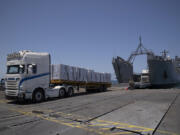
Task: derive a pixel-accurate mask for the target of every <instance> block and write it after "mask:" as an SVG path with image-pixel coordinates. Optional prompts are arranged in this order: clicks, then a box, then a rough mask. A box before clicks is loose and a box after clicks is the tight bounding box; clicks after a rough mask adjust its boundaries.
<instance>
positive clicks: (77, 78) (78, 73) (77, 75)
mask: <svg viewBox="0 0 180 135" xmlns="http://www.w3.org/2000/svg"><path fill="white" fill-rule="evenodd" d="M75 80H76V81H80V68H78V67H76V78H75Z"/></svg>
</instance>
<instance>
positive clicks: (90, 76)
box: [87, 70, 93, 82]
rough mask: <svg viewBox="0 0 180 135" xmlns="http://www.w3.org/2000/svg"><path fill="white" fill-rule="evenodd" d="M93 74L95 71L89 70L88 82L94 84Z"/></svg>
mask: <svg viewBox="0 0 180 135" xmlns="http://www.w3.org/2000/svg"><path fill="white" fill-rule="evenodd" d="M92 72H93V70H88V75H87V81H88V82H92Z"/></svg>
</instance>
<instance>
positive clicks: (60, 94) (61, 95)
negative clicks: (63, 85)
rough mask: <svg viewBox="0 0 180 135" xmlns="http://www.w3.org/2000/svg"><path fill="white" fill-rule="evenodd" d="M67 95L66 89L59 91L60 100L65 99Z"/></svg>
mask: <svg viewBox="0 0 180 135" xmlns="http://www.w3.org/2000/svg"><path fill="white" fill-rule="evenodd" d="M65 94H66V92H65V90H64V89H60V90H59V97H60V98H62V97H65Z"/></svg>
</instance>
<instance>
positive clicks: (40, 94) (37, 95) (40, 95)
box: [33, 90, 44, 103]
mask: <svg viewBox="0 0 180 135" xmlns="http://www.w3.org/2000/svg"><path fill="white" fill-rule="evenodd" d="M43 100H44V94H43V92H42V90H36V91H35V92H34V94H33V102H35V103H40V102H42V101H43Z"/></svg>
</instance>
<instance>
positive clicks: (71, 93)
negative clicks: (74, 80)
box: [67, 87, 74, 97]
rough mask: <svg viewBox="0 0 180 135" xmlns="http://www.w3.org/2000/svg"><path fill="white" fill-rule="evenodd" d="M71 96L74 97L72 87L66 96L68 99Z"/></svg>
mask: <svg viewBox="0 0 180 135" xmlns="http://www.w3.org/2000/svg"><path fill="white" fill-rule="evenodd" d="M73 95H74V90H73V88H72V87H70V88H69V89H68V92H67V96H68V97H71V96H73Z"/></svg>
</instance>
